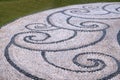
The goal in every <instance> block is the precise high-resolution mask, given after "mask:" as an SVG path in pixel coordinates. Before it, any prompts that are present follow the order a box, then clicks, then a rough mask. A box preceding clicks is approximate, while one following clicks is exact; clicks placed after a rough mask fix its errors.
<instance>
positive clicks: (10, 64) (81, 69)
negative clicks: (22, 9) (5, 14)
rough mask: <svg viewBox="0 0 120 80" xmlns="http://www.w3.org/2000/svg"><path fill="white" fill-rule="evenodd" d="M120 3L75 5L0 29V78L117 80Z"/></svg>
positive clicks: (119, 51)
mask: <svg viewBox="0 0 120 80" xmlns="http://www.w3.org/2000/svg"><path fill="white" fill-rule="evenodd" d="M119 64H120V3H119V2H116V3H91V4H78V5H72V6H67V7H62V8H58V9H52V10H47V11H43V12H38V13H35V14H32V15H28V16H25V17H22V18H19V19H17V20H15V21H14V22H11V23H9V24H7V25H5V26H3V27H2V28H1V29H0V80H119V79H120V74H119V73H120V65H119Z"/></svg>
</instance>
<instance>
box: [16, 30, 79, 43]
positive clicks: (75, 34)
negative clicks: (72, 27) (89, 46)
mask: <svg viewBox="0 0 120 80" xmlns="http://www.w3.org/2000/svg"><path fill="white" fill-rule="evenodd" d="M73 32H74V34H73V35H72V36H70V37H68V38H67V39H64V40H59V41H54V42H45V43H44V42H43V43H34V42H30V41H27V40H26V39H25V38H24V41H26V42H28V43H32V44H53V43H59V42H64V41H67V40H70V39H72V38H74V37H75V36H77V32H76V31H73ZM40 33H43V32H40ZM21 34H22V33H21ZM46 34H47V35H48V38H49V37H51V36H50V35H49V34H48V33H46ZM18 35H19V34H18ZM16 36H17V35H16ZM45 40H46V39H45ZM38 41H39V40H38ZM43 41H44V40H43Z"/></svg>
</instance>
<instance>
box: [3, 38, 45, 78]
mask: <svg viewBox="0 0 120 80" xmlns="http://www.w3.org/2000/svg"><path fill="white" fill-rule="evenodd" d="M12 43H13V41H12V40H11V41H10V42H9V44H8V45H7V46H6V48H5V54H4V56H5V57H6V60H7V61H8V62H9V64H10V65H11V66H12V67H13V68H15V69H16V70H17V71H19V72H20V73H22V74H24V75H25V76H27V77H29V78H31V79H34V80H46V79H43V78H39V77H37V76H35V75H33V74H31V73H29V72H27V71H25V70H24V69H22V68H20V67H19V66H18V65H17V64H16V63H15V62H14V61H12V59H11V58H10V56H9V48H10V46H11V45H12Z"/></svg>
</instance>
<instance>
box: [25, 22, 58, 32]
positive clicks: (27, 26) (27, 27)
mask: <svg viewBox="0 0 120 80" xmlns="http://www.w3.org/2000/svg"><path fill="white" fill-rule="evenodd" d="M36 24H42V25H44V26H46V27H45V28H52V27H53V26H49V27H47V25H46V24H43V23H31V24H28V25H26V26H25V28H26V29H28V30H31V31H54V30H58V29H59V28H57V27H54V28H56V29H49V30H45V29H43V30H40V29H31V28H29V26H30V25H36Z"/></svg>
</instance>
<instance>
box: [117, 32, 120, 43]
mask: <svg viewBox="0 0 120 80" xmlns="http://www.w3.org/2000/svg"><path fill="white" fill-rule="evenodd" d="M117 42H118V44H119V45H120V31H119V32H118V34H117Z"/></svg>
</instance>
